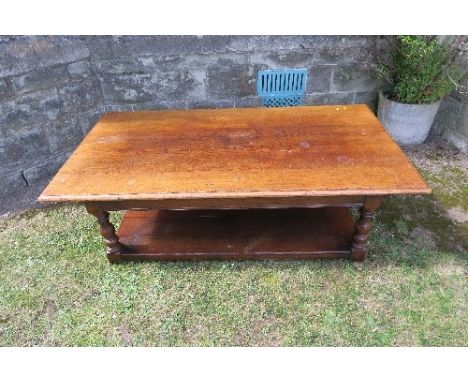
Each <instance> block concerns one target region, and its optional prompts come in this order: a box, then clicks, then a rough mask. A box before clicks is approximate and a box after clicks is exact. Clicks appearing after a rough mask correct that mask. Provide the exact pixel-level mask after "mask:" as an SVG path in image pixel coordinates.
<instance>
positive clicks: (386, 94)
mask: <svg viewBox="0 0 468 382" xmlns="http://www.w3.org/2000/svg"><path fill="white" fill-rule="evenodd" d="M457 53H458V52H457V50H456V49H455V48H454V44H453V43H452V44H443V43H440V42H439V41H438V40H437V38H435V37H429V36H396V37H393V38H392V40H391V41H390V50H389V51H387V52H386V54H382V53H381V52H380V53H379V54H378V55H377V57H378V59H379V64H378V73H379V75H380V77H382V78H384V79H385V80H386V82H387V83H388V85H389V86H388V88H385V89H382V90H381V91H380V92H379V105H378V113H377V115H378V118H379V119H380V121H381V122H382V124H383V125H384V127H385V129H386V130H387V131H388V132H389V134H390V135H391V136H392V137H393V138H394V139H395V140H396V141H398V142H399V143H402V144H417V143H422V142H424V140H425V139H426V138H427V135H428V134H429V130H430V128H431V126H432V123H433V121H434V118H435V115H436V113H437V110H438V109H439V105H440V102H441V99H442V97H443V96H445V95H447V94H450V93H451V92H452V91H453V90H455V89H456V88H457V81H458V80H459V79H460V78H461V70H460V68H459V67H458V64H457V60H456V58H457Z"/></svg>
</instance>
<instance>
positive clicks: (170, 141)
mask: <svg viewBox="0 0 468 382" xmlns="http://www.w3.org/2000/svg"><path fill="white" fill-rule="evenodd" d="M430 191H431V190H430V188H429V187H428V186H427V185H426V184H425V182H424V181H423V179H422V178H421V176H420V175H419V174H418V172H417V171H416V169H415V168H414V167H413V165H412V164H411V163H410V162H409V160H408V158H407V157H406V155H405V154H404V153H403V152H402V151H401V149H400V148H399V146H398V145H397V144H395V143H394V142H393V141H392V139H391V138H390V137H389V136H388V134H387V133H386V131H385V129H384V128H383V127H382V125H381V124H380V122H379V121H378V119H377V118H376V117H375V115H374V114H373V113H372V111H371V110H370V109H369V108H368V107H367V106H366V105H346V106H303V107H286V108H244V109H213V110H205V109H197V110H170V111H169V110H168V111H144V112H112V113H107V114H106V115H105V116H104V117H103V118H102V119H101V120H100V121H99V122H98V123H97V124H96V126H95V127H94V128H93V129H92V130H91V131H90V133H89V134H88V135H87V136H86V138H85V139H84V140H83V142H82V143H81V144H80V146H79V147H78V148H77V149H76V151H75V152H74V153H73V155H72V156H71V157H70V158H69V159H68V161H67V162H66V163H65V164H64V166H63V167H62V168H61V169H60V171H59V172H58V173H57V175H56V176H55V177H54V179H53V180H52V181H51V183H50V184H49V185H48V187H47V188H46V189H45V190H44V192H43V193H42V195H41V196H40V198H39V200H40V201H122V200H164V199H170V200H175V199H197V200H203V199H211V198H223V199H226V198H228V199H229V198H255V197H257V198H258V197H261V198H276V197H277V198H284V197H286V198H287V197H296V198H297V197H301V196H309V197H310V196H336V195H389V194H424V193H430Z"/></svg>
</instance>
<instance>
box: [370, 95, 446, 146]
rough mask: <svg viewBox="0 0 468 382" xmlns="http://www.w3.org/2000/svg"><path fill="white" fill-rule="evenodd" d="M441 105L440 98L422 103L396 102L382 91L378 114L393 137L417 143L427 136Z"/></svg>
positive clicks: (408, 143)
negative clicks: (429, 102) (432, 101)
mask: <svg viewBox="0 0 468 382" xmlns="http://www.w3.org/2000/svg"><path fill="white" fill-rule="evenodd" d="M439 106H440V100H439V101H437V102H434V103H431V104H422V105H413V104H407V103H399V102H395V101H392V100H389V99H388V98H387V97H386V96H385V95H384V94H383V92H382V91H380V92H379V107H378V112H377V116H378V118H379V119H380V122H382V124H383V125H384V127H385V129H386V130H387V132H388V133H389V134H390V135H391V136H392V138H393V139H395V140H396V141H398V142H399V143H402V144H405V145H410V144H417V143H423V142H424V140H425V139H426V138H427V135H428V134H429V130H430V129H431V126H432V123H433V122H434V118H435V115H436V114H437V110H438V109H439Z"/></svg>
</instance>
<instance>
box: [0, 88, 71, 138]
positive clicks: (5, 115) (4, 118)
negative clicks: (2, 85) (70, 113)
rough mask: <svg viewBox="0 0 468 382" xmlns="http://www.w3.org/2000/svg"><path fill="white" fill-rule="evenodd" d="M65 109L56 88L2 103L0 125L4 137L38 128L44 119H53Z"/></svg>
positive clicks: (0, 106) (0, 105)
mask: <svg viewBox="0 0 468 382" xmlns="http://www.w3.org/2000/svg"><path fill="white" fill-rule="evenodd" d="M62 111H63V102H62V100H61V99H60V97H59V95H58V93H57V91H56V89H47V90H40V91H37V92H33V93H28V94H25V95H22V96H19V97H15V98H14V99H9V100H8V101H7V102H3V103H1V104H0V126H1V127H2V128H1V132H0V133H1V134H2V135H3V136H4V137H9V136H14V134H16V133H18V132H23V131H31V130H35V129H37V126H38V124H40V123H41V122H43V121H48V120H53V119H55V118H57V117H58V116H59V114H60V113H61V112H62Z"/></svg>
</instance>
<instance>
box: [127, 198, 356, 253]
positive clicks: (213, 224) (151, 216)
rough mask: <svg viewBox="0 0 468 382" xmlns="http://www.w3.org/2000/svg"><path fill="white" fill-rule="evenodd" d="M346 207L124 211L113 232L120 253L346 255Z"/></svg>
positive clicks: (348, 219)
mask: <svg viewBox="0 0 468 382" xmlns="http://www.w3.org/2000/svg"><path fill="white" fill-rule="evenodd" d="M353 229H354V223H353V219H352V216H351V214H350V212H349V210H348V209H347V208H340V207H327V208H309V209H307V208H291V209H249V210H185V211H177V210H160V211H153V210H150V211H128V212H126V213H125V215H124V218H123V220H122V223H121V226H120V230H119V232H118V236H119V238H120V241H121V243H122V244H124V245H125V252H124V254H123V258H124V259H135V260H146V259H156V260H210V259H213V260H214V259H221V260H228V259H229V260H230V259H233V260H242V259H245V260H247V259H313V258H317V259H318V258H349V256H350V253H351V236H352V233H353Z"/></svg>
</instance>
